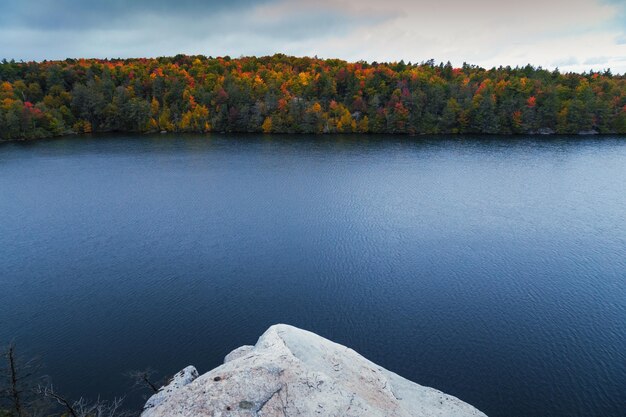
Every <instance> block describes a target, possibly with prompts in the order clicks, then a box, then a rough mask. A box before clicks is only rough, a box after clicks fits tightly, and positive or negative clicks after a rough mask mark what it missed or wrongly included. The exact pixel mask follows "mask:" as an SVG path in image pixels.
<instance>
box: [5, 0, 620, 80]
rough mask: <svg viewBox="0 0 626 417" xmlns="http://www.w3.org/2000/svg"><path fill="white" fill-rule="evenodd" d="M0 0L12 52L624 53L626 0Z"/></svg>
mask: <svg viewBox="0 0 626 417" xmlns="http://www.w3.org/2000/svg"><path fill="white" fill-rule="evenodd" d="M0 3H1V4H2V9H3V13H2V14H1V15H0V51H2V52H1V53H2V54H6V55H5V56H6V57H7V58H16V59H26V60H29V59H37V60H41V59H62V58H65V57H83V56H84V57H131V56H162V55H174V54H177V53H188V54H196V53H201V54H205V55H214V56H215V55H231V56H239V55H264V54H272V53H275V52H283V53H288V54H294V55H318V56H321V57H339V58H343V59H347V60H359V59H365V60H369V61H372V60H376V61H396V60H400V59H404V60H405V61H413V62H419V61H424V60H427V59H430V58H434V59H435V60H437V61H444V62H445V61H448V60H450V61H452V63H453V64H455V65H460V64H461V63H463V62H464V61H465V62H468V63H472V64H478V65H481V66H485V67H490V66H499V65H512V66H515V65H526V64H528V63H531V64H533V65H540V66H543V67H545V68H553V67H555V66H559V67H560V68H561V69H564V70H567V71H584V70H589V69H590V68H589V66H590V65H591V66H595V65H597V66H601V67H602V68H604V67H606V66H611V68H612V69H613V71H614V72H624V71H626V63H625V62H623V60H619V59H617V58H615V57H620V56H621V57H623V56H626V42H625V41H626V34H625V30H624V29H625V28H624V23H623V22H621V25H620V24H615V16H616V15H619V13H622V12H623V11H624V10H625V9H626V8H625V7H624V3H623V2H618V1H616V0H568V1H565V0H525V1H524V2H519V1H513V0H510V1H504V0H502V1H496V0H474V1H471V2H468V1H456V0H439V1H437V2H433V1H430V0H386V1H383V2H381V1H379V0H317V1H316V2H311V1H304V0H230V1H228V2H224V1H217V0H205V1H197V0H176V1H168V0H151V1H148V0H133V1H122V0H109V1H95V0H91V1H80V0H30V1H28V2H27V1H24V0H19V1H18V0H0ZM609 23H611V24H609ZM0 58H2V57H1V56H0ZM600 58H606V59H600Z"/></svg>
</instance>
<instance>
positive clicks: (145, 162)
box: [0, 135, 626, 417]
mask: <svg viewBox="0 0 626 417" xmlns="http://www.w3.org/2000/svg"><path fill="white" fill-rule="evenodd" d="M279 322H282V323H289V324H293V325H295V326H299V327H302V328H305V329H308V330H312V331H314V332H316V333H318V334H320V335H322V336H325V337H327V338H330V339H332V340H334V341H336V342H339V343H342V344H345V345H348V346H350V347H352V348H354V349H355V350H357V351H358V352H360V353H361V354H363V355H364V356H366V357H367V358H369V359H371V360H373V361H374V362H377V363H378V364H380V365H382V366H384V367H386V368H388V369H390V370H393V371H395V372H397V373H399V374H400V375H402V376H404V377H406V378H409V379H411V380H414V381H416V382H418V383H420V384H423V385H428V386H432V387H435V388H438V389H440V390H443V391H445V392H447V393H450V394H452V395H455V396H458V397H459V398H461V399H462V400H464V401H467V402H469V403H471V404H473V405H474V406H476V407H477V408H479V409H481V410H482V411H484V412H486V413H487V414H488V415H489V416H491V417H496V416H502V417H529V416H563V417H565V416H567V417H572V416H581V417H582V416H585V417H591V416H603V417H610V416H615V417H617V416H620V417H623V416H624V415H626V139H625V138H617V137H615V138H610V137H608V138H607V137H604V138H591V139H581V138H557V139H554V138H550V139H545V138H497V137H496V138H489V139H485V138H467V137H465V138H462V137H457V138H454V137H449V138H447V137H437V138H434V137H432V138H429V137H424V138H409V137H404V136H399V137H396V136H387V137H384V136H362V137H350V136H338V137H308V136H260V135H259V136H236V135H230V136H221V135H211V136H208V137H207V136H174V135H161V136H102V137H94V138H79V137H76V138H68V139H58V140H49V141H37V142H31V143H4V144H0V343H7V342H9V341H10V340H15V342H16V343H17V346H18V348H19V349H20V350H21V352H22V354H23V355H25V356H29V355H34V354H39V355H41V356H42V357H43V361H44V363H45V364H46V372H47V373H48V374H49V375H50V376H51V377H52V380H53V381H54V382H55V386H56V387H57V389H59V390H60V391H62V392H63V393H66V394H67V395H69V396H79V395H86V396H88V397H95V396H97V395H98V394H100V395H102V396H105V397H111V396H113V395H122V394H125V393H126V392H127V391H128V385H129V382H128V380H127V379H125V377H124V376H123V373H124V372H125V371H128V370H130V369H140V368H145V367H148V366H151V367H153V368H156V369H158V370H160V371H161V372H162V373H165V374H167V373H174V372H176V371H178V370H179V369H181V368H182V367H184V366H186V365H188V364H194V365H196V366H197V367H198V369H199V370H200V371H201V372H204V371H207V370H209V369H211V368H213V367H215V366H217V365H218V364H220V363H221V361H222V359H223V357H224V355H226V354H227V353H228V352H229V351H230V350H231V349H233V348H235V347H238V346H240V345H243V344H254V343H255V341H256V339H257V338H258V336H260V334H261V333H262V332H263V331H264V330H265V329H266V328H267V327H268V326H270V325H271V324H274V323H279ZM129 401H130V404H134V405H136V404H138V403H139V402H140V401H141V397H140V395H139V394H137V393H135V394H132V393H131V394H130V395H129Z"/></svg>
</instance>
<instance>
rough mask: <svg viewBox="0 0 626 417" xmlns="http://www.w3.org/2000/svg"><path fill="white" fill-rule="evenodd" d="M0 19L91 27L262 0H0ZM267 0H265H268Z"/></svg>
mask: <svg viewBox="0 0 626 417" xmlns="http://www.w3.org/2000/svg"><path fill="white" fill-rule="evenodd" d="M1 1H2V9H3V13H2V14H0V22H1V23H2V24H3V25H7V26H10V27H28V28H37V29H40V30H61V31H67V30H91V29H100V28H107V27H108V28H111V27H119V26H120V25H121V24H132V23H136V21H137V20H138V19H141V18H142V17H145V16H163V17H186V18H189V19H192V20H193V19H196V18H202V17H204V16H207V15H212V14H215V13H222V12H224V11H235V10H241V9H245V8H249V7H255V6H257V5H258V4H261V3H263V2H264V1H263V0H229V1H227V2H225V1H220V0H200V1H198V0H175V1H172V0H130V1H129V0H28V1H24V0H1ZM268 1H269V0H268Z"/></svg>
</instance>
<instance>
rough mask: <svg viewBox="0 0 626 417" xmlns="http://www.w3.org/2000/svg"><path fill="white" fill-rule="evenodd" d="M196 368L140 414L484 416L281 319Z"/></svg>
mask: <svg viewBox="0 0 626 417" xmlns="http://www.w3.org/2000/svg"><path fill="white" fill-rule="evenodd" d="M194 375H196V376H197V372H195V368H193V367H187V368H185V369H184V370H183V371H181V372H180V373H179V374H177V376H176V377H175V378H174V379H173V380H172V382H171V383H170V384H168V385H167V386H165V387H163V388H161V390H160V391H159V392H158V393H157V394H155V395H154V396H152V397H151V398H150V399H149V400H148V402H147V403H146V408H145V409H144V412H143V414H142V417H183V416H185V417H191V416H197V417H204V416H215V417H218V416H259V417H266V416H281V417H285V416H337V417H340V416H346V417H348V416H354V417H356V416H388V417H422V416H423V417H426V416H428V417H436V416H439V417H444V416H445V417H453V416H454V417H465V416H485V415H484V414H483V413H481V412H480V411H478V410H477V409H475V408H474V407H472V406H471V405H469V404H466V403H464V402H463V401H461V400H459V399H458V398H455V397H452V396H450V395H447V394H444V393H442V392H440V391H437V390H435V389H433V388H428V387H423V386H421V385H418V384H415V383H413V382H411V381H408V380H406V379H404V378H402V377H401V376H399V375H397V374H394V373H393V372H390V371H387V370H386V369H384V368H381V367H380V366H378V365H376V364H375V363H373V362H370V361H369V360H367V359H365V358H364V357H363V356H361V355H359V354H358V353H356V352H355V351H354V350H352V349H349V348H347V347H345V346H342V345H339V344H336V343H333V342H331V341H329V340H327V339H324V338H323V337H320V336H318V335H316V334H314V333H311V332H308V331H305V330H301V329H298V328H296V327H292V326H288V325H284V324H278V325H275V326H272V327H270V328H269V329H268V330H267V331H266V332H265V333H264V334H263V335H262V336H261V337H260V338H259V340H258V342H257V344H256V345H255V346H242V347H240V348H238V349H235V350H234V351H233V352H231V353H230V354H228V355H227V356H226V359H225V363H224V364H223V365H222V366H219V367H217V368H215V369H213V370H212V371H210V372H208V373H206V374H204V375H202V376H200V377H197V378H196V377H194ZM155 397H156V398H155Z"/></svg>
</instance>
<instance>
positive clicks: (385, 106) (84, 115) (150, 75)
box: [0, 55, 626, 139]
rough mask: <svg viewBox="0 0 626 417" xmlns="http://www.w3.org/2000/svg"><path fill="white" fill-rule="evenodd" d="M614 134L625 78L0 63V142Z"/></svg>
mask: <svg viewBox="0 0 626 417" xmlns="http://www.w3.org/2000/svg"><path fill="white" fill-rule="evenodd" d="M547 129H551V130H554V131H556V132H558V133H577V132H579V131H588V130H596V131H598V132H599V133H622V134H623V133H626V78H625V77H624V76H614V75H612V74H611V73H610V72H609V71H605V72H603V73H597V72H593V73H584V74H573V73H568V74H561V73H559V72H558V71H547V70H543V69H541V68H534V67H531V66H526V67H523V68H510V67H500V68H493V69H489V70H487V69H483V68H480V67H476V66H471V65H463V67H461V68H453V67H452V66H451V65H450V64H449V63H448V64H445V65H444V64H439V65H435V64H434V62H433V61H428V62H423V63H420V64H410V63H409V64H405V63H404V62H402V61H401V62H399V63H376V62H373V63H366V62H353V63H350V62H345V61H341V60H337V59H328V60H322V59H317V58H306V57H304V58H297V57H289V56H285V55H274V56H268V57H260V58H257V57H244V58H239V59H230V58H229V57H219V58H211V57H205V56H184V55H178V56H176V57H172V58H155V59H126V60H97V59H89V60H85V59H81V60H72V59H68V60H65V61H44V62H40V63H36V62H28V63H23V62H20V63H16V62H7V61H3V62H2V63H0V138H2V139H23V138H38V137H49V136H55V135H62V134H67V133H90V132H109V131H120V132H156V131H173V132H264V133H398V134H422V133H427V134H437V133H489V134H518V133H532V132H537V131H540V130H544V131H545V130H547Z"/></svg>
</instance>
